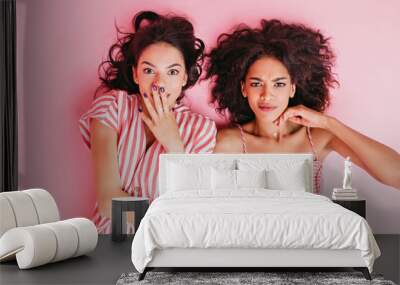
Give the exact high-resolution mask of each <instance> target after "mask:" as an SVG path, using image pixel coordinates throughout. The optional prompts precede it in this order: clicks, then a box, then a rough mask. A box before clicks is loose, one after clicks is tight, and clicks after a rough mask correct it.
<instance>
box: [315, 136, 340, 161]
mask: <svg viewBox="0 0 400 285" xmlns="http://www.w3.org/2000/svg"><path fill="white" fill-rule="evenodd" d="M334 137H335V136H334V135H333V134H332V133H331V132H329V131H327V130H324V129H320V128H312V129H311V138H312V141H313V144H314V145H315V147H316V151H317V153H318V154H319V157H320V159H324V158H325V157H326V156H327V155H328V154H329V153H330V152H331V149H330V146H329V144H330V142H331V141H332V139H333V138H334Z"/></svg>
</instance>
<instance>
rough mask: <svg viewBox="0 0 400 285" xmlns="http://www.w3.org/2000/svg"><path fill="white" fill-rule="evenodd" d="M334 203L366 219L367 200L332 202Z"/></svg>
mask: <svg viewBox="0 0 400 285" xmlns="http://www.w3.org/2000/svg"><path fill="white" fill-rule="evenodd" d="M332 202H334V203H336V204H339V205H340V206H342V207H344V208H346V209H348V210H350V211H353V212H354V213H356V214H359V215H360V216H361V217H363V218H364V219H366V216H367V215H366V201H365V199H357V200H332Z"/></svg>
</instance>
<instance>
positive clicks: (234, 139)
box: [214, 128, 242, 153]
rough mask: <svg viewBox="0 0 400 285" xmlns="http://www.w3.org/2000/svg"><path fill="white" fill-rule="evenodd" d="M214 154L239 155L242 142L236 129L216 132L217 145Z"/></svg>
mask: <svg viewBox="0 0 400 285" xmlns="http://www.w3.org/2000/svg"><path fill="white" fill-rule="evenodd" d="M214 152H215V153H217V152H221V153H239V152H242V142H241V139H240V131H239V129H238V128H223V129H220V130H218V132H217V143H216V145H215V148H214Z"/></svg>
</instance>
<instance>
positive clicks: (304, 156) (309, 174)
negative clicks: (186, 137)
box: [157, 153, 313, 195]
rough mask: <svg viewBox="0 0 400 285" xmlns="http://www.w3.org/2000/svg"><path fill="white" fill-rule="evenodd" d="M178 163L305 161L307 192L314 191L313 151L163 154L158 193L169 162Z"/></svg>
mask: <svg viewBox="0 0 400 285" xmlns="http://www.w3.org/2000/svg"><path fill="white" fill-rule="evenodd" d="M169 163H176V164H180V165H185V166H187V167H190V166H200V165H201V166H213V167H216V168H225V169H226V168H231V169H238V163H241V164H244V165H250V167H251V165H257V164H262V165H263V166H267V167H268V166H275V165H284V164H290V163H304V164H305V165H306V166H307V167H306V168H305V169H306V173H304V175H305V177H306V179H307V180H308V189H306V191H307V192H313V183H312V178H313V155H312V154H311V153H290V154H275V153H274V154H225V153H224V154H222V153H218V154H161V156H160V164H159V175H158V185H157V186H158V193H159V195H161V194H163V193H164V192H165V191H166V189H164V188H165V187H163V185H166V184H167V175H168V164H169Z"/></svg>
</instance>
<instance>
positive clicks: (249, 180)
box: [236, 169, 268, 189]
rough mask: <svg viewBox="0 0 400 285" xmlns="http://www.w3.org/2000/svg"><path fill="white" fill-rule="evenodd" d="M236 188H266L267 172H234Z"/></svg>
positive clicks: (263, 170)
mask: <svg viewBox="0 0 400 285" xmlns="http://www.w3.org/2000/svg"><path fill="white" fill-rule="evenodd" d="M236 181H237V188H239V189H240V188H267V187H268V184H267V171H266V170H265V169H262V170H241V169H239V170H236Z"/></svg>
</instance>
